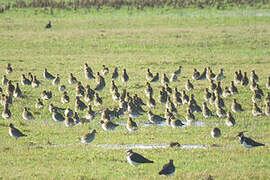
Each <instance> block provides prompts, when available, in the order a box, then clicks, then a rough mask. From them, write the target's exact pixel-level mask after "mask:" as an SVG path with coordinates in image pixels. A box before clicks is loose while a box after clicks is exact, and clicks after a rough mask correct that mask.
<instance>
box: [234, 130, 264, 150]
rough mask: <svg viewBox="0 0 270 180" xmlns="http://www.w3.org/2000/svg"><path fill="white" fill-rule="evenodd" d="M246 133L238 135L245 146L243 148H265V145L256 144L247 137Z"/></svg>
mask: <svg viewBox="0 0 270 180" xmlns="http://www.w3.org/2000/svg"><path fill="white" fill-rule="evenodd" d="M244 132H247V131H244ZM244 132H240V133H239V134H238V135H237V136H238V137H239V139H240V142H241V144H243V146H245V147H246V148H252V147H256V146H265V144H262V143H259V142H256V141H254V140H253V139H251V138H248V137H245V136H244Z"/></svg>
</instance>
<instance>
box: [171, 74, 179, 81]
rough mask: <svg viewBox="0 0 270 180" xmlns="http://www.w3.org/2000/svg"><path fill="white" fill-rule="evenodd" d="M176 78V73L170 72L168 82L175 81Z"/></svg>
mask: <svg viewBox="0 0 270 180" xmlns="http://www.w3.org/2000/svg"><path fill="white" fill-rule="evenodd" d="M177 78H178V77H177V75H176V74H175V73H172V74H171V77H170V82H176V81H177Z"/></svg>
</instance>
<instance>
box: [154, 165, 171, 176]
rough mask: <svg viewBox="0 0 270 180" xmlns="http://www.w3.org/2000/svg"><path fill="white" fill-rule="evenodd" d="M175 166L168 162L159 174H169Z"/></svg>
mask: <svg viewBox="0 0 270 180" xmlns="http://www.w3.org/2000/svg"><path fill="white" fill-rule="evenodd" d="M173 168H174V167H173V166H171V164H170V163H168V164H165V165H164V166H163V168H162V169H161V171H159V173H158V174H160V175H161V174H165V175H167V174H169V173H170V172H171V171H173Z"/></svg>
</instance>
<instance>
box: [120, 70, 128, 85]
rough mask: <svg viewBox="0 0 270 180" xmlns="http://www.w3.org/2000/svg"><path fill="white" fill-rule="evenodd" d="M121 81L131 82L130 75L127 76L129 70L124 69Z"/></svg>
mask: <svg viewBox="0 0 270 180" xmlns="http://www.w3.org/2000/svg"><path fill="white" fill-rule="evenodd" d="M121 80H122V82H123V83H127V82H128V80H129V77H128V74H127V70H126V69H124V70H123V73H122V76H121Z"/></svg>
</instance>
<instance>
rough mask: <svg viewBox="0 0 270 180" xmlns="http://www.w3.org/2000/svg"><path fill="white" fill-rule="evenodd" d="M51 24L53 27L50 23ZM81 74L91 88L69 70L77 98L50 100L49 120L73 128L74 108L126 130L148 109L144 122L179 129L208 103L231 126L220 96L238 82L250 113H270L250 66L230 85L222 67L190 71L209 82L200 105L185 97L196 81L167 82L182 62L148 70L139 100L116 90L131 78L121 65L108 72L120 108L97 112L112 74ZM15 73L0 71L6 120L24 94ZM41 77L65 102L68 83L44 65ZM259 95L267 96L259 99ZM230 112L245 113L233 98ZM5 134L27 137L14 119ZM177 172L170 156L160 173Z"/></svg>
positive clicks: (45, 94)
mask: <svg viewBox="0 0 270 180" xmlns="http://www.w3.org/2000/svg"><path fill="white" fill-rule="evenodd" d="M49 26H51V25H49ZM83 72H84V77H85V79H87V80H95V81H96V86H95V88H93V89H92V88H91V87H90V85H86V86H85V87H84V86H83V85H82V83H81V81H79V80H78V79H77V78H76V77H75V76H74V75H73V74H72V73H70V74H69V78H68V83H69V84H72V85H76V90H75V94H76V98H75V106H74V111H73V110H72V109H70V108H66V109H64V108H61V107H56V106H54V105H53V104H49V112H50V113H51V115H52V119H53V120H54V121H56V122H64V123H65V125H66V126H67V127H69V126H75V125H78V124H80V123H82V119H83V118H80V117H79V115H78V112H79V111H80V112H85V117H84V119H85V120H88V121H92V120H94V119H95V118H96V116H97V115H98V114H101V115H100V118H101V121H100V124H101V127H102V129H104V130H105V131H112V130H115V129H116V128H117V127H118V126H119V124H116V123H114V122H113V121H112V120H113V119H115V118H119V116H127V117H128V120H127V123H126V128H127V130H128V131H136V130H138V125H137V123H136V122H135V121H134V119H135V118H137V117H139V116H141V115H143V114H145V113H147V116H148V120H149V122H150V123H151V124H161V123H166V124H167V125H168V126H171V127H172V128H179V127H182V126H184V125H186V124H190V125H192V124H193V123H196V121H197V119H196V116H195V114H196V113H202V115H203V116H204V118H209V117H212V116H214V112H212V111H211V110H210V109H209V108H208V106H207V104H208V103H209V104H210V105H211V106H213V107H215V108H216V116H217V117H218V118H223V119H225V123H226V125H227V126H229V127H232V126H234V125H235V123H236V120H235V118H234V117H233V114H232V113H231V112H230V111H227V112H226V110H225V107H226V106H225V101H224V98H227V97H231V96H233V95H234V94H237V93H238V88H237V86H243V87H248V85H249V88H250V90H251V92H252V93H253V96H252V99H251V100H252V103H253V108H252V114H253V116H255V117H257V116H264V115H265V116H270V93H269V92H268V93H267V95H266V94H265V92H263V90H262V89H261V88H260V86H259V84H258V82H259V77H258V75H257V74H256V72H255V71H254V70H252V71H251V73H250V77H249V78H248V75H247V72H244V73H242V72H241V70H239V71H236V72H235V74H234V79H233V80H232V81H231V83H230V86H225V88H222V85H221V81H222V80H223V79H224V78H225V75H224V70H223V69H220V71H219V73H218V74H215V73H214V72H213V71H212V69H211V68H210V67H207V68H205V69H204V70H203V72H201V73H200V72H199V71H198V70H197V69H194V72H193V74H192V76H191V79H192V80H193V81H202V80H208V81H209V87H208V88H205V90H204V93H203V98H204V100H205V102H203V103H202V106H200V105H199V104H198V103H197V101H196V99H195V95H194V94H192V93H191V95H190V96H189V95H188V94H187V93H186V91H190V92H192V91H193V90H194V88H195V87H194V85H193V84H192V82H191V80H189V79H188V80H187V82H186V84H185V89H183V90H182V91H178V89H177V87H175V88H171V87H170V86H169V84H170V83H171V82H176V81H178V77H179V76H180V75H181V73H182V66H179V68H178V69H177V70H175V71H174V72H172V74H171V75H170V77H168V76H167V75H166V74H165V73H164V74H162V76H161V77H160V74H159V73H158V72H157V73H155V74H153V73H152V72H151V70H150V69H147V71H146V76H145V77H146V84H145V88H144V92H145V97H146V98H141V97H139V96H138V95H137V94H134V96H133V97H132V96H131V95H130V93H129V92H128V91H127V90H126V88H123V89H122V92H121V93H120V92H119V88H118V86H117V85H116V83H115V81H116V80H117V79H121V81H122V82H123V84H125V85H127V83H128V82H129V80H130V79H129V75H128V73H127V71H126V69H123V71H122V73H120V72H119V71H118V68H117V67H115V68H114V70H113V72H112V73H111V86H110V93H111V95H112V99H113V101H114V102H116V103H118V107H115V108H113V109H112V110H111V109H109V108H105V109H102V110H100V111H94V110H93V108H92V106H95V107H99V106H101V105H102V104H103V98H102V97H100V96H99V92H101V91H103V90H104V88H105V87H106V81H105V78H104V77H105V76H110V71H109V68H108V67H106V66H105V65H103V66H102V69H101V71H100V72H96V73H94V72H93V70H92V69H91V67H90V66H89V65H88V64H87V63H85V64H84V67H83ZM10 73H13V68H12V66H11V64H10V63H9V64H8V65H7V67H6V75H3V78H2V85H3V87H6V89H5V90H4V89H2V88H1V87H0V93H2V95H1V99H0V103H1V105H3V107H4V108H3V111H2V118H3V119H9V118H11V116H12V112H11V111H10V109H9V105H11V104H12V103H13V98H15V99H16V98H23V94H22V91H21V89H20V86H19V83H16V84H15V86H14V85H13V84H12V80H9V79H8V74H10ZM43 78H44V79H45V80H47V81H51V83H52V85H53V86H58V89H59V91H61V92H62V93H63V95H62V96H61V103H63V104H68V103H70V101H71V99H70V97H69V95H68V92H67V91H66V86H65V85H64V84H61V78H60V75H59V74H56V75H53V74H51V73H50V72H48V70H47V69H46V68H45V69H44V72H43ZM20 82H21V85H22V86H32V87H33V88H38V87H40V85H41V82H40V81H39V80H38V78H37V76H35V75H33V74H32V73H30V72H29V73H28V74H27V75H25V74H22V75H21V79H20ZM158 82H161V84H162V88H161V89H160V91H159V95H158V102H157V101H156V99H154V96H153V95H154V89H153V88H152V84H153V83H158ZM266 89H267V90H270V77H268V79H267V83H266ZM263 96H265V98H264V100H263ZM52 97H53V95H52V92H51V91H49V90H43V91H42V92H41V94H40V98H38V99H37V101H36V104H35V108H36V109H38V110H39V109H42V108H44V101H47V100H49V99H51V98H52ZM262 101H264V110H263V109H262V108H261V107H260V106H259V105H258V103H260V102H262ZM157 103H160V104H162V105H164V106H165V113H164V116H160V115H157V114H155V113H153V112H152V110H153V109H154V108H155V107H156V106H157ZM184 104H186V107H187V109H186V115H185V117H184V118H185V120H186V122H182V121H181V120H180V119H179V118H177V117H179V115H178V109H177V107H180V106H182V105H184ZM144 106H147V107H148V110H144V109H143V107H144ZM230 107H231V108H230V109H231V111H232V112H233V113H238V112H242V111H245V110H244V109H243V107H242V105H241V104H240V103H239V102H237V100H236V99H235V98H233V101H232V104H231V106H230ZM22 118H23V119H24V120H32V119H34V115H33V113H32V112H30V111H29V109H28V108H27V107H24V109H23V112H22ZM96 132H97V131H96V130H95V129H94V130H93V131H92V132H91V133H87V134H85V135H84V136H82V137H81V138H80V141H81V142H82V143H90V142H92V141H93V140H94V139H95V134H96ZM9 135H10V136H12V137H14V138H16V139H17V138H20V137H24V136H27V135H25V134H24V133H23V132H21V131H20V130H19V129H17V128H15V127H14V125H13V124H12V123H10V124H9ZM211 135H212V137H213V138H218V137H220V136H221V131H220V129H219V128H214V129H213V130H212V131H211ZM237 136H238V137H239V138H240V141H241V144H243V145H244V146H245V147H247V148H251V147H255V146H264V144H262V143H258V142H256V141H254V140H252V139H251V138H248V137H246V136H245V135H244V132H240V133H239V134H238V135H237ZM171 146H181V145H180V144H179V143H171ZM126 157H127V161H128V162H129V163H130V164H132V165H138V164H142V163H153V161H151V160H148V159H147V158H145V157H143V156H142V155H140V154H138V153H135V152H133V151H132V150H128V151H127V153H126ZM174 172H175V167H174V165H173V160H170V161H169V163H168V164H165V165H164V167H163V168H162V170H161V171H160V172H159V174H164V175H170V174H173V173H174Z"/></svg>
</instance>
